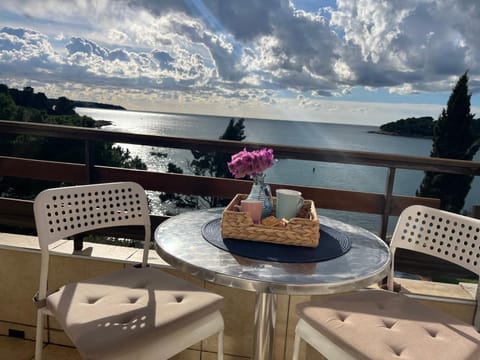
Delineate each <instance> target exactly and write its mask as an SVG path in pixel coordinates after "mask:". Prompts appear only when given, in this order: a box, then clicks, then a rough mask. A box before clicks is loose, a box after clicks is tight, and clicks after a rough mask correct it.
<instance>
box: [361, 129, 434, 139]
mask: <svg viewBox="0 0 480 360" xmlns="http://www.w3.org/2000/svg"><path fill="white" fill-rule="evenodd" d="M367 132H368V133H370V134H377V135H389V136H401V137H408V138H415V139H425V140H432V139H433V136H423V135H414V134H408V135H407V134H399V133H396V132H393V131H384V130H369V131H367Z"/></svg>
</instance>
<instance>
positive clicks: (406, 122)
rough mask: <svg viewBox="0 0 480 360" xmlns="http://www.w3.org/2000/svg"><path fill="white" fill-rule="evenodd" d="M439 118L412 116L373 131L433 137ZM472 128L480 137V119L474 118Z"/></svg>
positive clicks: (385, 133) (396, 134) (384, 133)
mask: <svg viewBox="0 0 480 360" xmlns="http://www.w3.org/2000/svg"><path fill="white" fill-rule="evenodd" d="M436 122H437V120H434V119H433V117H431V116H422V117H410V118H406V119H400V120H397V121H392V122H389V123H386V124H383V125H381V126H380V131H371V132H372V133H376V134H383V135H395V136H408V137H419V138H426V139H433V135H434V134H433V129H434V127H435V125H436ZM471 129H472V132H473V134H474V135H475V136H476V137H480V119H472V121H471Z"/></svg>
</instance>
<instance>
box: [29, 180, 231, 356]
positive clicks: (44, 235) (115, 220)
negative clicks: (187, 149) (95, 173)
mask: <svg viewBox="0 0 480 360" xmlns="http://www.w3.org/2000/svg"><path fill="white" fill-rule="evenodd" d="M34 214H35V223H36V227H37V233H38V240H39V245H40V250H41V269H40V284H39V290H38V293H37V294H36V296H35V301H36V303H37V306H38V304H40V305H39V309H38V312H37V328H36V344H35V359H36V360H40V359H41V357H42V350H43V335H44V319H45V315H52V314H51V312H49V311H48V310H47V308H46V307H44V306H43V307H42V305H41V304H42V303H44V302H45V299H46V298H47V297H48V296H49V294H50V293H51V291H49V289H48V286H47V283H48V273H49V259H50V251H49V246H50V245H51V244H52V243H54V242H56V241H58V240H62V239H66V238H68V237H70V236H73V235H76V234H79V233H83V232H86V231H90V230H94V229H99V228H110V227H117V226H143V227H144V230H145V239H144V247H143V257H142V263H141V266H142V267H147V266H148V253H149V250H150V240H151V226H150V215H149V209H148V202H147V197H146V194H145V190H144V189H143V188H142V187H141V186H140V185H139V184H137V183H134V182H117V183H104V184H93V185H82V186H71V187H62V188H54V189H48V190H45V191H42V192H41V193H40V194H39V195H38V196H37V197H36V199H35V202H34ZM159 272H161V271H160V270H159ZM223 330H224V322H223V317H222V315H221V313H220V312H219V311H216V312H215V313H213V314H210V315H208V316H206V317H203V318H200V319H199V320H197V321H195V322H193V323H191V324H189V325H187V326H185V327H184V328H182V329H180V330H178V331H176V332H174V333H172V334H169V335H167V336H165V337H163V338H162V339H158V341H156V342H155V343H154V344H152V345H151V346H145V348H142V349H138V350H139V352H140V353H141V356H142V357H141V358H142V359H167V358H169V357H171V356H173V355H175V354H177V353H179V352H181V351H183V350H184V349H186V348H188V347H189V346H191V345H193V344H195V343H197V342H199V341H201V340H204V339H206V338H208V337H210V336H212V335H214V334H217V335H218V360H222V359H223ZM137 355H138V354H135V355H132V354H125V359H128V358H132V356H137ZM115 359H118V356H116V357H115Z"/></svg>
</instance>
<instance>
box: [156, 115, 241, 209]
mask: <svg viewBox="0 0 480 360" xmlns="http://www.w3.org/2000/svg"><path fill="white" fill-rule="evenodd" d="M244 122H245V119H244V118H240V119H238V120H235V119H233V118H231V119H230V121H229V123H228V125H227V128H226V129H225V132H224V133H223V135H222V136H220V137H219V140H233V141H242V140H244V139H245V137H246V136H245V125H244ZM192 155H193V160H192V161H191V162H190V164H189V168H190V169H191V171H192V172H193V173H194V174H195V175H198V176H211V177H223V178H231V177H232V175H231V174H230V171H229V170H228V167H227V162H228V161H230V158H231V156H232V155H233V154H232V153H231V152H220V151H216V152H202V151H197V150H192ZM168 172H171V173H177V174H181V173H183V169H181V168H180V167H178V166H177V165H175V164H172V163H169V164H168ZM160 199H161V200H162V201H173V202H175V205H176V206H177V207H196V208H199V207H214V206H218V205H226V203H225V202H226V201H225V200H222V199H218V198H215V197H208V196H205V197H201V198H200V199H198V197H197V199H196V200H195V199H194V198H193V197H192V196H183V195H177V194H161V195H160Z"/></svg>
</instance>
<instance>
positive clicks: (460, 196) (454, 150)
mask: <svg viewBox="0 0 480 360" xmlns="http://www.w3.org/2000/svg"><path fill="white" fill-rule="evenodd" d="M471 96H472V95H471V94H470V93H469V92H468V71H466V72H465V73H464V74H463V75H462V76H461V77H460V79H459V80H458V82H457V84H456V85H455V87H454V89H453V91H452V93H451V95H450V98H449V99H448V103H447V109H445V108H444V109H442V113H441V114H440V116H439V118H438V120H437V121H436V122H435V125H434V129H433V144H432V151H431V153H430V157H437V158H448V159H458V160H472V158H473V156H474V155H475V153H476V151H477V150H478V147H477V146H475V143H474V142H475V136H474V134H473V131H472V123H473V118H474V115H473V114H471V113H470V98H471ZM472 180H473V176H470V175H458V174H445V173H437V172H431V171H426V172H425V176H424V178H423V181H422V183H421V184H420V188H419V189H418V190H417V196H425V197H435V198H439V199H440V207H441V208H442V209H445V210H448V211H452V212H457V213H458V212H460V211H461V210H462V209H463V206H464V205H465V198H466V196H467V194H468V192H469V191H470V185H471V182H472Z"/></svg>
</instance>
